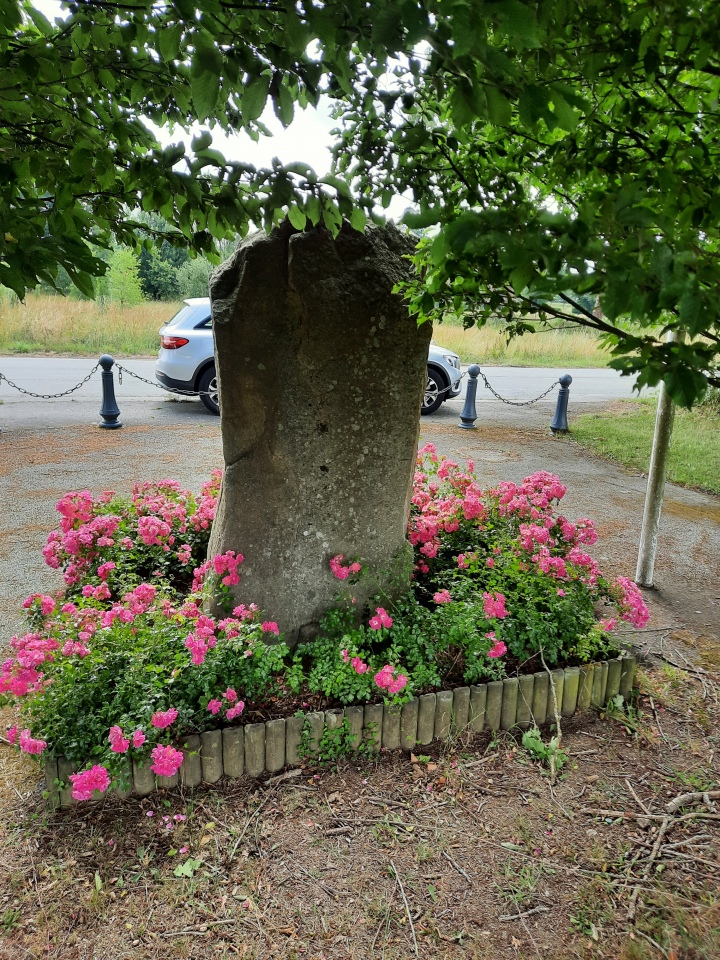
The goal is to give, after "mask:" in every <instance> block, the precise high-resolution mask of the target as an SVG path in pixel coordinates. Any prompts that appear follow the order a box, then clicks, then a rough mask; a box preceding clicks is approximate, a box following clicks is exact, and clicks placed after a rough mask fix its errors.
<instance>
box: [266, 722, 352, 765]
mask: <svg viewBox="0 0 720 960" xmlns="http://www.w3.org/2000/svg"><path fill="white" fill-rule="evenodd" d="M340 716H341V722H342V714H341V715H340ZM284 766H285V721H284V720H283V719H280V720H268V721H267V723H266V724H265V769H266V770H267V771H268V773H277V772H278V770H282V768H283V767H284Z"/></svg>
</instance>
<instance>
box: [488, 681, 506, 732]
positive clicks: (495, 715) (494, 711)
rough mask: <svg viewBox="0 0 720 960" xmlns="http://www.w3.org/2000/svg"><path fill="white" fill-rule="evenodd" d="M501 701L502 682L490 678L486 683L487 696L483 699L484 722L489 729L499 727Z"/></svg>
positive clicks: (497, 728)
mask: <svg viewBox="0 0 720 960" xmlns="http://www.w3.org/2000/svg"><path fill="white" fill-rule="evenodd" d="M502 702H503V682H502V680H491V681H490V683H488V685H487V698H486V700H485V723H486V724H487V726H488V727H489V728H490V729H491V730H499V729H500V718H501V715H502Z"/></svg>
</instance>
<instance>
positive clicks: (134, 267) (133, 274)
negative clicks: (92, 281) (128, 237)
mask: <svg viewBox="0 0 720 960" xmlns="http://www.w3.org/2000/svg"><path fill="white" fill-rule="evenodd" d="M100 287H101V291H102V293H103V294H105V296H106V297H107V299H108V300H112V301H114V302H115V303H119V304H122V305H123V306H129V307H133V306H137V304H138V303H142V302H143V299H144V297H143V289H142V285H141V283H140V261H139V259H138V257H137V256H136V254H134V253H133V252H132V250H130V249H128V248H127V247H118V249H117V250H113V252H112V253H111V254H110V259H109V263H108V272H107V275H106V276H105V277H104V278H103V280H102V281H101V284H100Z"/></svg>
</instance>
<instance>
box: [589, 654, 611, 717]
mask: <svg viewBox="0 0 720 960" xmlns="http://www.w3.org/2000/svg"><path fill="white" fill-rule="evenodd" d="M603 667H605V683H603ZM605 686H607V664H606V663H596V664H595V667H594V670H593V682H592V695H591V698H590V706H591V707H602V705H603V703H604V701H603V691H604V687H605Z"/></svg>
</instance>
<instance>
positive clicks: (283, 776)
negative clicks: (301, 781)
mask: <svg viewBox="0 0 720 960" xmlns="http://www.w3.org/2000/svg"><path fill="white" fill-rule="evenodd" d="M304 772H305V771H304V770H302V768H301V767H297V768H296V769H295V770H286V771H285V773H279V774H278V775H277V776H276V777H270V779H269V780H266V781H265V786H266V787H270V786H272V785H273V784H274V783H282V782H283V780H292V778H293V777H301V776H302V775H303V773H304Z"/></svg>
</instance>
